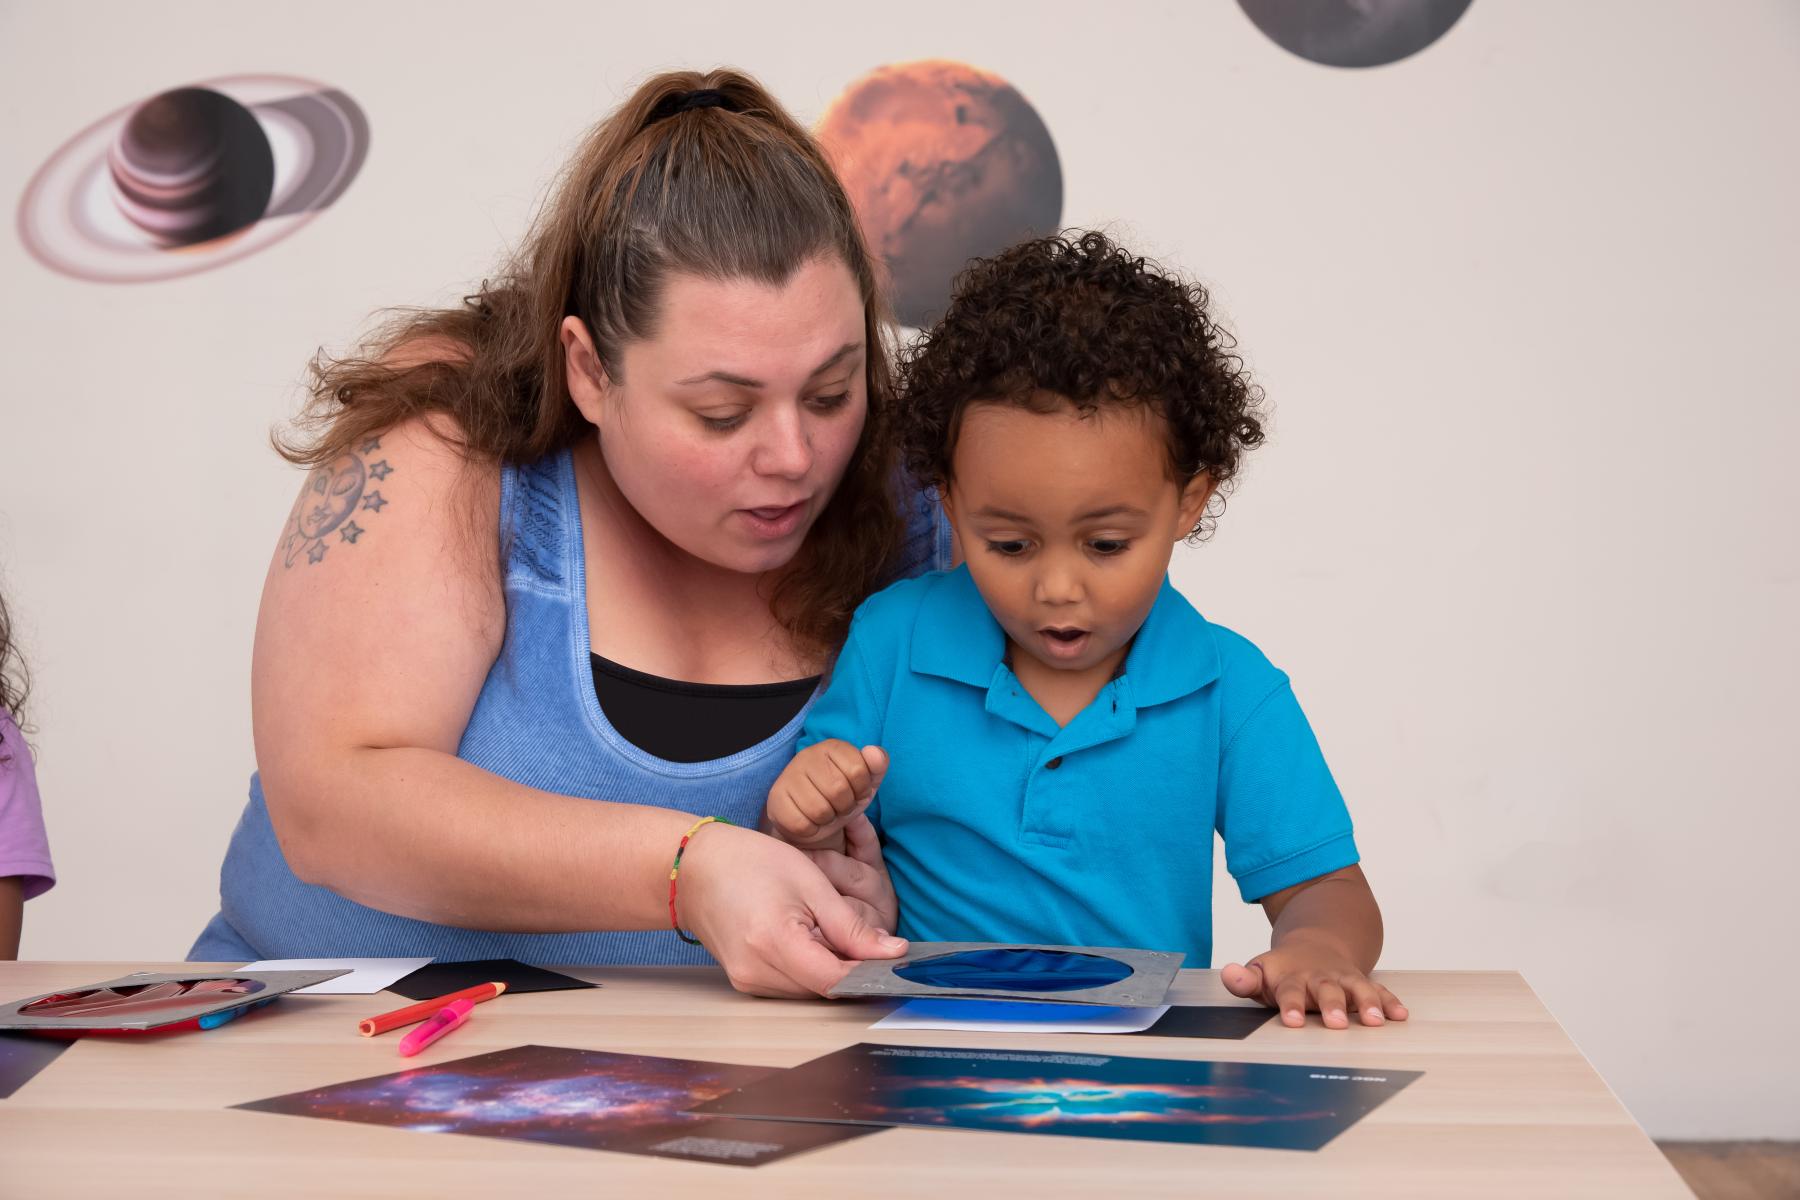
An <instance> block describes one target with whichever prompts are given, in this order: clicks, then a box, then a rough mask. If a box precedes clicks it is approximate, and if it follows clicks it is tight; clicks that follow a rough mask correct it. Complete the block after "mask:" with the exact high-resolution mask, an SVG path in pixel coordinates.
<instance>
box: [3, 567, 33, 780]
mask: <svg viewBox="0 0 1800 1200" xmlns="http://www.w3.org/2000/svg"><path fill="white" fill-rule="evenodd" d="M30 690H31V681H30V680H29V679H28V678H27V676H26V674H25V662H24V660H23V659H21V658H20V657H19V655H18V651H17V649H16V648H15V647H14V646H13V639H12V618H11V617H10V616H8V615H7V611H6V597H5V596H4V595H0V709H4V710H5V711H6V712H7V714H8V715H10V716H11V717H12V719H13V724H14V725H15V726H16V727H17V728H18V730H19V732H20V733H24V731H25V695H26V693H27V692H29V691H30ZM12 755H13V752H12V750H11V749H9V748H8V747H7V745H6V734H5V733H3V732H0V763H5V762H11V761H12Z"/></svg>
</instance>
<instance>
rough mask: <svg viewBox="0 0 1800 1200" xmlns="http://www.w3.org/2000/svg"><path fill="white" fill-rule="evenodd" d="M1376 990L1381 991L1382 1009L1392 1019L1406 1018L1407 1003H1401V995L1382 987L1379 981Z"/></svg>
mask: <svg viewBox="0 0 1800 1200" xmlns="http://www.w3.org/2000/svg"><path fill="white" fill-rule="evenodd" d="M1375 990H1376V991H1378V992H1380V993H1381V1011H1382V1012H1383V1013H1384V1014H1386V1016H1387V1019H1388V1020H1390V1021H1404V1020H1406V1005H1404V1004H1402V1003H1400V997H1398V996H1396V995H1394V993H1392V992H1390V991H1388V990H1387V989H1386V988H1385V987H1382V986H1381V985H1380V984H1379V983H1378V984H1376V985H1375Z"/></svg>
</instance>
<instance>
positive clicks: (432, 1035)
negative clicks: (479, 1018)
mask: <svg viewBox="0 0 1800 1200" xmlns="http://www.w3.org/2000/svg"><path fill="white" fill-rule="evenodd" d="M474 1011H475V1002H474V1001H472V1000H458V1001H456V1002H455V1003H454V1004H446V1005H445V1006H444V1007H442V1008H440V1009H438V1010H437V1012H435V1013H433V1014H432V1015H431V1016H429V1017H427V1018H426V1020H425V1023H424V1024H423V1025H420V1026H419V1027H418V1028H417V1029H415V1030H413V1031H412V1032H411V1033H409V1034H407V1035H406V1036H405V1037H403V1038H401V1039H400V1057H401V1058H411V1057H412V1056H413V1055H415V1054H417V1053H418V1052H419V1051H421V1050H423V1049H424V1048H425V1047H427V1046H429V1045H431V1043H433V1042H435V1041H437V1040H438V1039H439V1038H441V1037H443V1036H444V1035H445V1034H446V1033H449V1032H450V1031H451V1030H452V1029H455V1028H457V1027H458V1026H461V1025H465V1024H467V1023H468V1020H469V1014H470V1013H472V1012H474Z"/></svg>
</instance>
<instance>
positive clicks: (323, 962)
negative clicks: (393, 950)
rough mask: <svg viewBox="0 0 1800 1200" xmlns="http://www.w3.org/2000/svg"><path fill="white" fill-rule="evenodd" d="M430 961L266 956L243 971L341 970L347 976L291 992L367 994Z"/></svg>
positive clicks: (296, 993)
mask: <svg viewBox="0 0 1800 1200" xmlns="http://www.w3.org/2000/svg"><path fill="white" fill-rule="evenodd" d="M430 961H432V960H431V959H429V958H269V959H264V960H263V961H262V962H253V963H245V964H244V965H243V966H242V967H240V968H239V970H243V971H341V970H345V969H348V970H349V972H350V973H349V974H348V975H339V976H338V977H337V978H336V979H327V980H326V981H325V982H324V983H315V984H313V985H312V986H311V987H303V988H300V989H299V990H298V991H295V992H293V993H291V994H292V995H295V996H368V995H372V994H374V993H375V992H379V991H381V990H382V989H383V988H385V987H387V986H388V985H389V984H390V983H394V982H397V981H398V980H401V979H404V978H405V977H406V976H408V975H411V974H412V973H413V972H414V971H416V970H418V969H419V968H420V967H422V966H424V965H425V964H426V963H429V962H430Z"/></svg>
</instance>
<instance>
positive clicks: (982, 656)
mask: <svg viewBox="0 0 1800 1200" xmlns="http://www.w3.org/2000/svg"><path fill="white" fill-rule="evenodd" d="M1005 654H1006V634H1005V633H1004V632H1003V631H1002V630H1001V628H1000V623H999V622H998V621H996V620H994V614H993V613H991V612H989V611H988V607H987V604H986V603H985V602H983V600H982V599H981V592H980V591H979V590H977V588H976V587H975V580H974V579H973V578H972V577H971V576H970V575H969V568H968V566H967V565H964V566H960V567H957V568H956V570H954V571H952V572H950V573H949V574H948V575H946V576H945V577H944V578H942V579H940V580H939V581H938V582H937V585H936V586H935V587H933V588H932V589H931V591H930V592H929V593H928V594H927V595H926V597H925V599H924V602H923V603H922V604H921V605H920V606H919V618H918V624H917V625H916V626H915V627H914V629H913V639H912V669H913V670H914V671H916V672H918V673H920V674H923V675H936V676H939V677H940V678H943V679H953V680H955V681H956V682H958V683H965V684H968V685H969V686H970V687H975V688H981V689H982V690H983V691H986V690H988V689H989V688H990V687H992V686H993V684H994V682H995V678H996V674H997V671H998V669H999V668H1000V667H1001V666H1002V659H1003V658H1004V657H1005ZM1218 677H1219V650H1218V646H1217V645H1216V644H1215V642H1214V639H1213V636H1212V628H1211V626H1209V625H1208V624H1207V622H1206V618H1205V617H1202V616H1201V615H1200V614H1199V613H1198V612H1196V611H1195V610H1194V606H1193V605H1191V604H1189V603H1188V602H1187V598H1186V597H1185V596H1183V595H1182V594H1181V593H1180V592H1179V591H1177V590H1176V589H1175V585H1174V584H1172V583H1170V582H1169V579H1168V576H1166V575H1165V576H1164V577H1163V582H1162V589H1161V590H1160V591H1159V592H1158V593H1157V596H1156V603H1155V604H1153V605H1152V606H1151V608H1150V615H1149V616H1148V617H1146V618H1145V619H1144V624H1143V628H1141V629H1139V630H1138V634H1137V638H1136V640H1135V641H1134V642H1133V643H1132V646H1131V649H1130V651H1129V652H1127V654H1126V656H1125V671H1124V676H1123V679H1124V681H1128V682H1129V684H1130V695H1131V700H1132V702H1133V706H1134V707H1136V708H1147V707H1149V706H1150V705H1153V704H1166V703H1168V702H1169V701H1171V700H1178V699H1180V698H1181V697H1183V696H1186V695H1189V694H1191V693H1193V692H1196V691H1198V690H1199V689H1201V688H1203V687H1205V686H1206V685H1207V684H1208V683H1211V682H1212V681H1213V680H1215V679H1217V678H1218Z"/></svg>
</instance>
